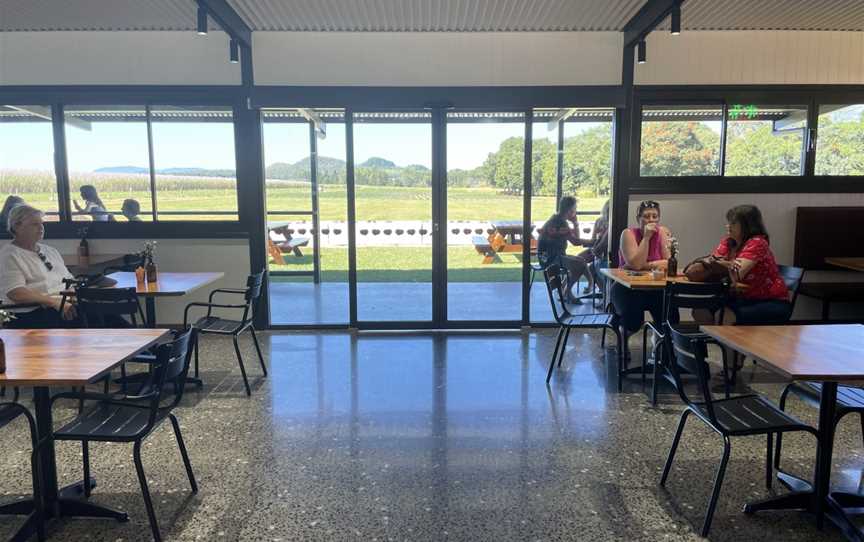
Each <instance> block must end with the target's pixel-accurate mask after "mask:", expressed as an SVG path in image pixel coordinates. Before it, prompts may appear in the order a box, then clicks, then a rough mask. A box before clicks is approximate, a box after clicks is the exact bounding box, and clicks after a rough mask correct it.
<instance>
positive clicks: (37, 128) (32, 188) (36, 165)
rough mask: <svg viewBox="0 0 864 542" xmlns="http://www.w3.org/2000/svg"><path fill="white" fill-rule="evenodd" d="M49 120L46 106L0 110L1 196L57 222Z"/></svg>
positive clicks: (0, 107)
mask: <svg viewBox="0 0 864 542" xmlns="http://www.w3.org/2000/svg"><path fill="white" fill-rule="evenodd" d="M51 118H52V117H51V108H50V107H49V106H45V105H3V106H0V194H2V196H3V198H4V200H5V199H6V198H7V197H8V196H18V197H20V198H22V199H23V200H24V201H26V202H27V203H29V204H30V205H33V206H35V207H38V208H39V209H42V210H43V211H45V212H46V213H51V216H49V217H46V219H47V220H57V213H58V209H59V205H58V203H57V176H56V175H55V173H54V135H53V131H52V127H51V126H52V125H51ZM0 229H2V230H3V231H5V229H6V225H5V224H3V225H2V227H0Z"/></svg>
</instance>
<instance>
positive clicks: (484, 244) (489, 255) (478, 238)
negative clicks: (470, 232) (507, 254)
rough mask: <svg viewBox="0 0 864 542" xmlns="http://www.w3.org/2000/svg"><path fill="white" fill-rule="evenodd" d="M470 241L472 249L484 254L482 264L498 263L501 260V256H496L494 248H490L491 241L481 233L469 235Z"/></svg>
mask: <svg viewBox="0 0 864 542" xmlns="http://www.w3.org/2000/svg"><path fill="white" fill-rule="evenodd" d="M471 243H472V244H473V245H474V250H476V251H477V252H478V253H479V254H482V255H483V256H484V257H483V263H484V264H489V263H498V262H500V261H501V258H499V257H498V253H497V252H495V249H494V248H492V243H490V242H489V239H486V238H485V237H483V236H482V235H475V236H473V237H471Z"/></svg>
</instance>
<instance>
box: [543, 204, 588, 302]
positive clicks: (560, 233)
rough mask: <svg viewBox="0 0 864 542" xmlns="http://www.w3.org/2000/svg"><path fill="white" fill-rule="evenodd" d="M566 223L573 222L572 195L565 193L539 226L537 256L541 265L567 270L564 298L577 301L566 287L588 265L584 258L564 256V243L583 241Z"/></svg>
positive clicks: (577, 278)
mask: <svg viewBox="0 0 864 542" xmlns="http://www.w3.org/2000/svg"><path fill="white" fill-rule="evenodd" d="M570 222H574V223H575V222H576V198H574V197H572V196H565V197H563V198H561V201H560V202H558V212H557V213H555V214H554V215H552V216H551V217H549V220H547V221H546V223H545V224H543V227H542V228H541V229H540V241H539V243H538V246H537V257H538V258H539V260H540V264H541V265H542V266H543V267H546V266H548V265H551V264H557V265H560V266H561V267H563V268H565V269H566V270H567V276H568V287H567V300H568V301H569V302H571V303H581V301H580V300H579V299H578V298H577V297H575V296H574V295H573V293H572V292H571V290H570V289H571V288H572V286H573V285H575V284H577V283H578V282H579V277H581V276H582V275H584V274H586V272H587V265H588V264H587V262H586V261H585V259H584V258H580V257H579V256H568V255H567V243H568V242H570V243H571V244H573V245H581V244H583V242H582V240H581V239H580V238H579V231H578V229H577V228H573V227H571V226H570Z"/></svg>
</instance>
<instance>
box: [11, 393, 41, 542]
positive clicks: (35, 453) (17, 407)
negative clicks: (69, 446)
mask: <svg viewBox="0 0 864 542" xmlns="http://www.w3.org/2000/svg"><path fill="white" fill-rule="evenodd" d="M4 394H5V390H4ZM18 416H24V419H26V420H27V425H28V426H29V429H30V446H31V451H30V471H31V476H32V479H33V502H34V503H35V508H34V510H33V514H34V516H35V517H33V518H31V519H30V521H34V522H35V523H36V533H37V536H38V539H39V540H40V541H42V540H45V525H44V522H43V521H42V506H41V504H42V492H41V484H40V478H39V476H40V474H39V441H38V437H37V436H36V435H37V433H36V419H35V418H34V417H33V414H31V413H30V411H29V410H27V407H25V406H24V405H22V404H21V403H19V402H18V388H13V392H12V401H11V402H4V403H0V428H3V427H5V426H7V425H9V424H10V423H11V422H13V421H14V420H15V419H16V418H18Z"/></svg>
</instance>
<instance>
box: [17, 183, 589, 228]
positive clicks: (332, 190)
mask: <svg viewBox="0 0 864 542" xmlns="http://www.w3.org/2000/svg"><path fill="white" fill-rule="evenodd" d="M192 182H194V179H192V180H190V183H192ZM95 184H96V186H97V189H99V190H100V196H101V198H102V200H103V201H104V203H105V206H106V207H107V209H108V210H109V211H119V210H120V207H121V206H122V204H123V200H124V199H127V198H132V199H136V200H138V202H139V203H141V208H142V218H144V219H146V215H145V214H143V213H146V212H147V211H149V210H150V204H149V201H150V194H149V192H147V191H146V190H141V189H139V188H138V186H136V187H135V189H128V190H118V189H112V190H103V189H100V188H99V183H98V182H96V183H95ZM15 193H18V194H19V195H21V196H22V197H23V198H24V199H25V200H26V201H27V202H28V203H30V204H32V205H35V206H37V207H39V208H41V209H43V210H46V211H56V210H57V196H56V194H50V193H47V192H29V193H28V192H26V191H23V190H21V189H20V187H19V190H17V191H15ZM431 193H432V192H431V189H429V188H402V187H385V186H358V187H357V220H426V221H428V220H431V215H432V200H431ZM74 196H75V197H76V198H78V200H79V202H80V201H81V200H80V197H78V194H77V193H76V194H74ZM156 196H157V198H158V205H159V210H160V211H233V212H236V211H237V195H236V192H235V191H234V190H231V189H203V190H190V189H180V190H178V189H176V188H175V189H172V190H164V191H163V190H158V191H157V195H156ZM605 201H606V198H582V199H581V200H580V202H579V208H580V209H581V210H583V211H598V213H599V210H600V208H601V207H602V206H603V203H604V202H605ZM319 207H320V211H321V214H320V216H321V220H324V221H346V220H347V216H348V211H347V209H348V204H347V193H346V188H345V187H344V186H339V185H323V186H321V191H320V193H319ZM531 208H532V214H533V215H534V216H532V219H533V220H534V221H543V220H546V218H548V216H549V215H550V214H551V213H552V212H553V210H554V208H555V198H553V197H551V196H537V197H534V198H532V202H531ZM267 209H268V210H269V211H309V210H311V209H312V203H311V195H310V191H309V185H304V184H300V183H298V184H296V185H288V186H286V185H284V184H281V185H279V187H269V188H268V190H267ZM269 218H270V219H271V220H289V219H298V218H300V217H297V216H288V215H286V216H278V215H271V216H270V217H269ZM580 218H581V219H582V220H592V219H593V218H594V217H593V216H583V217H580ZM160 219H162V220H234V219H236V215H230V216H219V215H206V214H204V215H198V216H185V217H184V216H170V215H165V216H162V217H160ZM447 219H448V220H488V221H492V220H521V219H522V196H516V195H509V194H503V193H500V192H499V191H498V190H495V189H492V188H450V189H448V191H447ZM117 220H120V221H123V220H125V219H124V218H123V217H118V219H117ZM309 220H310V221H311V218H309Z"/></svg>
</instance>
